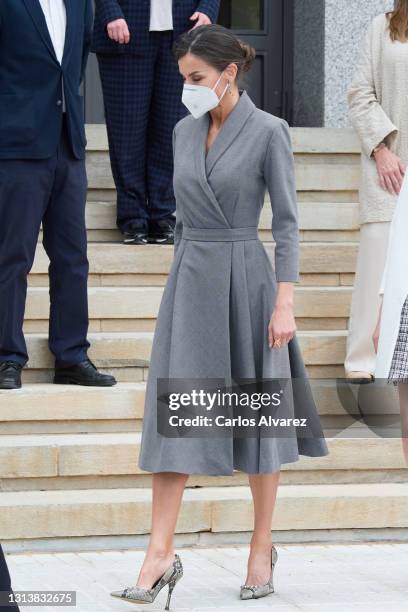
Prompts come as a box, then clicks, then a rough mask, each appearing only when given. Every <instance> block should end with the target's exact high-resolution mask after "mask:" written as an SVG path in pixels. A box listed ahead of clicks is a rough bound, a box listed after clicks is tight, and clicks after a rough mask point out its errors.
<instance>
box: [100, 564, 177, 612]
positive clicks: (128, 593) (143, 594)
mask: <svg viewBox="0 0 408 612" xmlns="http://www.w3.org/2000/svg"><path fill="white" fill-rule="evenodd" d="M182 575H183V566H182V564H181V559H180V557H179V556H178V555H177V554H176V555H174V561H173V563H172V564H171V565H170V567H169V568H168V569H167V570H166V571H165V572H164V574H163V576H161V578H158V579H157V580H156V582H155V583H154V584H153V586H151V587H150V589H144V588H142V587H138V586H130V587H126V588H125V589H123V591H112V593H111V595H112V597H118V598H119V599H123V600H124V601H128V602H129V603H135V604H136V603H139V604H140V603H153V601H154V600H155V599H156V597H157V595H158V593H159V592H160V591H161V590H162V588H163V587H165V586H166V584H168V585H169V593H168V595H167V602H166V607H165V608H164V609H165V610H170V599H171V594H172V592H173V589H174V587H175V586H176V583H177V582H178V581H179V580H180V578H181V577H182Z"/></svg>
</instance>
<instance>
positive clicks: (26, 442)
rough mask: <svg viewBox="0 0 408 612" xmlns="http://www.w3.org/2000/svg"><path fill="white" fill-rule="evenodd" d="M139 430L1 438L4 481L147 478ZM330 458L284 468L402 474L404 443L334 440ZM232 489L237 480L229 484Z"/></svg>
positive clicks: (0, 474)
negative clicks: (141, 466) (140, 462)
mask: <svg viewBox="0 0 408 612" xmlns="http://www.w3.org/2000/svg"><path fill="white" fill-rule="evenodd" d="M140 439H141V433H140V432H135V433H133V432H128V433H97V434H92V433H89V434H87V433H82V434H52V435H51V434H38V435H29V434H28V435H27V434H26V435H2V436H1V448H0V479H11V478H13V479H17V478H19V479H22V478H58V477H61V478H64V477H71V476H117V475H133V474H141V473H142V474H144V473H145V472H143V470H140V469H139V468H138V466H137V461H138V457H139V450H140ZM327 441H328V445H329V450H330V454H329V455H328V456H327V457H314V458H312V457H301V458H300V460H299V461H298V462H294V463H289V464H287V465H285V466H283V468H282V469H284V470H290V471H318V472H320V473H321V477H320V482H321V484H323V483H324V482H326V481H327V484H330V475H329V472H330V470H336V471H338V470H371V471H372V470H379V471H383V470H402V469H404V467H405V463H404V457H403V453H402V450H401V440H400V439H396V438H395V439H392V438H388V439H387V438H386V439H381V438H348V439H347V438H345V439H342V438H331V439H328V440H327ZM229 484H230V485H233V484H234V482H233V479H231V480H229Z"/></svg>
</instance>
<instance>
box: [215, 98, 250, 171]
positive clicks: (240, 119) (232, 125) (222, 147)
mask: <svg viewBox="0 0 408 612" xmlns="http://www.w3.org/2000/svg"><path fill="white" fill-rule="evenodd" d="M255 108H256V106H255V104H254V103H253V102H252V100H251V98H250V97H249V95H248V94H247V92H246V90H245V89H244V90H243V91H242V93H241V95H240V97H239V100H238V102H237V103H236V105H235V106H234V108H233V110H232V111H231V113H230V114H229V115H228V117H227V119H226V120H225V122H224V124H223V126H222V127H221V129H220V131H219V133H218V135H217V137H216V139H215V140H214V142H213V144H212V145H211V147H210V149H209V151H208V153H207V156H206V158H205V166H206V174H207V178H208V177H209V175H210V173H211V170H212V169H213V168H214V165H215V164H216V162H217V161H218V159H219V158H220V157H221V156H222V155H223V153H224V152H225V151H226V150H227V149H228V148H229V147H230V146H231V145H232V143H233V142H234V140H235V139H236V137H237V136H238V134H239V133H240V131H241V130H242V128H243V127H244V125H245V123H246V121H247V120H248V118H249V117H250V115H251V114H252V113H253V112H254V110H255Z"/></svg>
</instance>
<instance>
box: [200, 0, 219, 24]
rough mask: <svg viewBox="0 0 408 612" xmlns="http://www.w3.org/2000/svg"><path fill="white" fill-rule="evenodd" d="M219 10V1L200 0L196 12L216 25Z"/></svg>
mask: <svg viewBox="0 0 408 612" xmlns="http://www.w3.org/2000/svg"><path fill="white" fill-rule="evenodd" d="M219 9H220V0H201V2H199V4H198V6H197V11H199V12H200V13H205V15H207V17H209V18H210V19H211V23H216V22H217V19H218V12H219Z"/></svg>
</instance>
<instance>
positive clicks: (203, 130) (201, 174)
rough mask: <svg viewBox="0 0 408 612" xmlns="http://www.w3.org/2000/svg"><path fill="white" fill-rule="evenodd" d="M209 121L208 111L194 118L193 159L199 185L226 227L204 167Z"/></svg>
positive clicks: (226, 223) (226, 221)
mask: <svg viewBox="0 0 408 612" xmlns="http://www.w3.org/2000/svg"><path fill="white" fill-rule="evenodd" d="M209 123H210V117H209V113H206V114H205V115H203V116H202V117H200V118H199V119H196V120H195V125H194V127H195V129H196V130H197V131H196V140H197V146H196V147H195V148H194V161H195V166H196V171H197V176H198V180H199V181H200V185H201V187H202V188H203V190H204V193H206V194H207V196H208V198H209V200H210V201H211V202H212V204H213V206H214V208H215V209H216V211H217V213H218V215H219V216H220V218H221V220H222V221H223V223H224V224H225V225H226V227H229V226H230V224H229V223H228V220H227V218H226V216H225V215H224V213H223V211H222V208H221V206H220V203H219V202H218V200H217V198H216V197H215V193H214V192H213V190H212V188H211V185H210V184H209V182H208V181H207V174H206V167H205V148H206V142H207V135H208V127H209Z"/></svg>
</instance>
